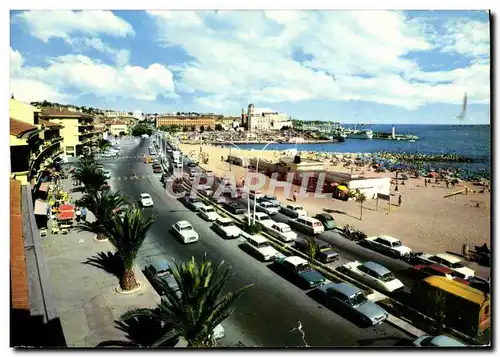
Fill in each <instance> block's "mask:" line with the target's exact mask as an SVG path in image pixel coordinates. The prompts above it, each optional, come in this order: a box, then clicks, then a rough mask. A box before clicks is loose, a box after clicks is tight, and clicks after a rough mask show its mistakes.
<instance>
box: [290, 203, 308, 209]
mask: <svg viewBox="0 0 500 357" xmlns="http://www.w3.org/2000/svg"><path fill="white" fill-rule="evenodd" d="M286 206H287V207H292V208H304V207H302V206H301V205H294V204H291V203H289V204H287V205H286Z"/></svg>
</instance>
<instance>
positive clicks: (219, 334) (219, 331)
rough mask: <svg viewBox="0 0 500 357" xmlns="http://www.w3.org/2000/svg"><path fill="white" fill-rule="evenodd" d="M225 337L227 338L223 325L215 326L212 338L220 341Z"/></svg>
mask: <svg viewBox="0 0 500 357" xmlns="http://www.w3.org/2000/svg"><path fill="white" fill-rule="evenodd" d="M224 336H225V334H224V327H223V326H222V325H221V324H218V325H217V326H215V328H214V333H213V335H212V338H213V339H214V340H220V339H221V338H223V337H224Z"/></svg>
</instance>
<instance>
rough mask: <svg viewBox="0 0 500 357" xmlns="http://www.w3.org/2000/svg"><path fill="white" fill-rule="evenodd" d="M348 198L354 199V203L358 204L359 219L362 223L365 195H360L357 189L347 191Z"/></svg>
mask: <svg viewBox="0 0 500 357" xmlns="http://www.w3.org/2000/svg"><path fill="white" fill-rule="evenodd" d="M349 197H352V198H354V200H355V201H356V202H359V203H360V207H361V216H360V218H359V219H360V220H361V221H362V220H363V202H365V201H366V195H365V194H364V193H361V191H359V189H356V191H349Z"/></svg>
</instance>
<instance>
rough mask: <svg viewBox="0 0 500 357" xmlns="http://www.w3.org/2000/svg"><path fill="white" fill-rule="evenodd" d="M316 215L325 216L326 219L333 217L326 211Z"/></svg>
mask: <svg viewBox="0 0 500 357" xmlns="http://www.w3.org/2000/svg"><path fill="white" fill-rule="evenodd" d="M317 216H320V217H325V218H328V219H333V217H332V216H331V215H329V214H328V213H318V214H317Z"/></svg>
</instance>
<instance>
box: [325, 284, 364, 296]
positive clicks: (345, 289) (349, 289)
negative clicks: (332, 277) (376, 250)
mask: <svg viewBox="0 0 500 357" xmlns="http://www.w3.org/2000/svg"><path fill="white" fill-rule="evenodd" d="M329 288H332V289H334V290H336V291H338V292H340V293H342V294H344V295H345V296H353V295H355V294H357V293H358V292H360V291H361V289H359V288H357V287H355V286H354V285H352V284H349V283H332V284H329Z"/></svg>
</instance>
